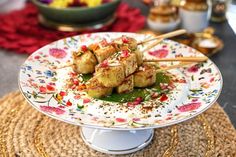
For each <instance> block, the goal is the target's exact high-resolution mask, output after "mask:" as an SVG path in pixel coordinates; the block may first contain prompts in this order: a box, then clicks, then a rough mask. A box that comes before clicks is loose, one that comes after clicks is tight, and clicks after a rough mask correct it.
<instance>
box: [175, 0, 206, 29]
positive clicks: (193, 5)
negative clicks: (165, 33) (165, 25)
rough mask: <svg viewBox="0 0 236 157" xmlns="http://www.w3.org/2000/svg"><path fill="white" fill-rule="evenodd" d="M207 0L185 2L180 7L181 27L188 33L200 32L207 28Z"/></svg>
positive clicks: (187, 0) (186, 0)
mask: <svg viewBox="0 0 236 157" xmlns="http://www.w3.org/2000/svg"><path fill="white" fill-rule="evenodd" d="M208 8H209V7H208V4H207V0H185V1H183V3H182V4H181V7H180V10H179V12H180V17H181V20H182V27H183V28H184V29H186V30H187V31H189V32H201V31H202V30H203V29H204V28H206V27H207V26H208Z"/></svg>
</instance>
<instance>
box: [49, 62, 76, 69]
mask: <svg viewBox="0 0 236 157" xmlns="http://www.w3.org/2000/svg"><path fill="white" fill-rule="evenodd" d="M73 65H75V64H74V63H68V64H66V65H63V66H59V67H54V68H53V69H57V70H58V69H63V68H68V67H72V66H73Z"/></svg>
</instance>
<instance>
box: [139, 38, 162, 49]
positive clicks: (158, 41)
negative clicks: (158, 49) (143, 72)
mask: <svg viewBox="0 0 236 157" xmlns="http://www.w3.org/2000/svg"><path fill="white" fill-rule="evenodd" d="M162 40H163V39H162V38H161V39H158V40H157V41H155V42H154V43H152V44H151V45H149V46H147V47H146V48H145V49H144V50H143V51H142V52H146V51H148V50H150V49H152V48H153V47H155V46H156V45H157V44H159V43H160V42H161V41H162Z"/></svg>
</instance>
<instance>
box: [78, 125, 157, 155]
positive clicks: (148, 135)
mask: <svg viewBox="0 0 236 157" xmlns="http://www.w3.org/2000/svg"><path fill="white" fill-rule="evenodd" d="M153 135H154V129H145V130H103V129H93V128H87V127H82V128H81V137H82V139H83V140H84V142H85V143H86V144H87V145H88V146H90V147H91V148H93V149H95V150H97V151H100V152H103V153H108V154H129V153H133V152H136V151H138V150H140V149H142V148H144V147H145V146H147V145H148V144H149V143H150V142H151V140H152V138H153Z"/></svg>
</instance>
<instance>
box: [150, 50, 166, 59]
mask: <svg viewBox="0 0 236 157" xmlns="http://www.w3.org/2000/svg"><path fill="white" fill-rule="evenodd" d="M148 54H149V55H151V56H155V57H157V58H165V57H166V56H167V55H168V50H166V49H159V50H156V51H150V52H148Z"/></svg>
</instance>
